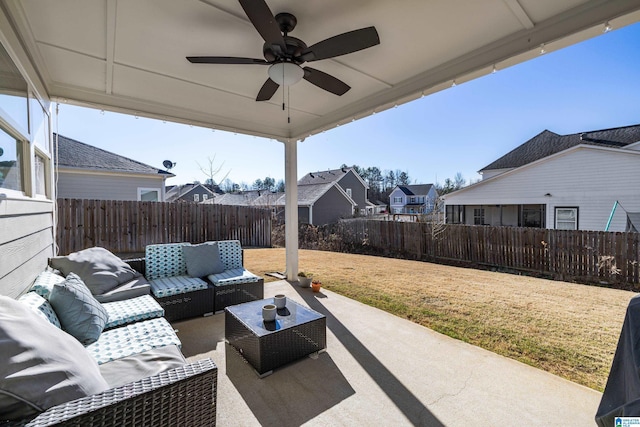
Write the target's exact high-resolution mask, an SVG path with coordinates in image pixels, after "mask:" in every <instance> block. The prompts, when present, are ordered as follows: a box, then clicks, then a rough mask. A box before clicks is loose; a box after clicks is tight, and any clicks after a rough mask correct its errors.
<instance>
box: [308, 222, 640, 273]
mask: <svg viewBox="0 0 640 427" xmlns="http://www.w3.org/2000/svg"><path fill="white" fill-rule="evenodd" d="M320 231H321V234H323V237H324V238H327V236H328V235H329V234H334V235H338V237H339V239H338V240H341V241H342V242H344V244H345V245H346V246H345V247H351V248H358V247H360V248H361V249H365V250H367V251H368V252H373V253H379V254H387V255H400V256H402V257H403V258H406V259H417V260H442V261H454V262H465V263H475V264H479V265H488V266H495V267H499V268H504V269H514V270H521V271H527V272H534V273H540V274H543V275H550V276H553V277H555V278H558V279H562V280H576V281H579V282H585V283H593V282H596V283H598V282H606V283H626V284H634V285H635V284H638V283H640V277H639V265H638V264H639V263H640V233H610V232H603V231H573V230H547V229H539V228H520V227H488V226H469V225H454V224H451V225H446V226H444V227H443V228H442V229H441V230H440V231H441V233H440V234H438V235H437V236H436V237H434V236H433V234H434V233H432V226H431V225H430V224H424V223H409V222H392V221H375V220H364V219H356V220H346V221H342V222H340V223H338V224H333V225H330V226H326V227H324V228H321V230H320ZM435 234H437V233H435Z"/></svg>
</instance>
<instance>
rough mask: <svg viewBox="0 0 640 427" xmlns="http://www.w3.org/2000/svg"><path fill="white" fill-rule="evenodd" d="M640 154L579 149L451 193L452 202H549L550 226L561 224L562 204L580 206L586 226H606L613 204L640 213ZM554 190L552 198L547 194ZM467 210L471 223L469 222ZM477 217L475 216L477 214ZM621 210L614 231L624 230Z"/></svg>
mask: <svg viewBox="0 0 640 427" xmlns="http://www.w3.org/2000/svg"><path fill="white" fill-rule="evenodd" d="M637 182H640V155H639V153H638V152H635V151H631V150H619V149H601V148H595V147H577V148H574V149H571V150H568V151H566V152H564V153H561V154H558V155H555V156H551V157H550V158H547V159H544V160H542V161H538V162H534V163H533V164H529V165H527V166H524V167H521V168H519V169H516V170H513V171H512V172H508V173H505V174H503V175H501V176H499V177H495V178H493V179H492V180H490V181H481V182H480V183H478V184H474V185H473V186H471V187H467V188H466V189H463V190H460V191H457V192H454V193H451V194H447V195H445V203H446V205H467V206H468V205H476V206H481V205H485V206H486V205H519V204H523V205H536V204H542V205H545V206H546V220H545V224H546V225H547V227H549V228H553V227H554V225H555V218H554V214H555V208H556V207H564V206H571V207H578V208H579V213H580V218H579V221H578V227H579V229H581V230H600V231H602V230H604V227H605V226H606V224H607V220H608V218H609V215H610V214H611V209H612V207H613V203H614V202H615V201H616V200H618V201H619V202H620V203H621V204H622V205H623V206H624V207H625V209H626V210H628V211H629V212H638V211H640V190H638V186H637V185H636V183H637ZM546 194H549V195H548V196H545V195H546ZM469 218H470V217H469V212H467V221H468V220H469ZM471 218H472V217H471ZM625 227H626V215H625V213H624V211H623V210H621V209H618V210H616V213H615V215H614V218H613V221H612V223H611V226H610V228H609V231H624V230H625Z"/></svg>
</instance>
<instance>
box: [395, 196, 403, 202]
mask: <svg viewBox="0 0 640 427" xmlns="http://www.w3.org/2000/svg"><path fill="white" fill-rule="evenodd" d="M393 203H402V197H394V198H393Z"/></svg>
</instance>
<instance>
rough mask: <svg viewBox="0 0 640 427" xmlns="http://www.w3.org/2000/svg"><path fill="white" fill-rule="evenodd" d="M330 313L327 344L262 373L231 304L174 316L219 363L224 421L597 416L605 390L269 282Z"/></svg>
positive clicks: (545, 421) (183, 333) (454, 422)
mask: <svg viewBox="0 0 640 427" xmlns="http://www.w3.org/2000/svg"><path fill="white" fill-rule="evenodd" d="M278 293H284V294H285V295H287V297H288V298H293V299H295V300H296V301H298V302H300V303H302V304H305V305H308V306H309V307H311V308H312V309H314V310H316V311H318V312H320V313H322V314H324V315H325V316H327V351H326V352H324V353H320V354H319V355H318V356H317V357H316V358H310V357H305V358H303V359H301V360H300V361H298V362H294V363H292V364H289V365H287V366H285V367H282V368H279V369H276V370H275V371H274V373H273V374H272V375H270V376H268V377H266V378H263V379H260V378H258V376H257V375H256V373H255V372H254V371H253V369H252V368H251V366H250V365H248V364H247V363H246V362H245V361H244V359H242V358H241V357H240V355H239V354H238V353H237V352H236V351H235V350H234V349H233V348H232V347H230V346H229V345H228V344H226V343H225V341H224V314H216V315H214V316H210V317H202V318H198V319H193V320H188V321H183V322H176V323H175V324H174V327H175V328H176V329H177V330H178V335H179V337H180V339H181V340H182V345H183V347H182V350H183V352H184V354H185V356H186V357H187V358H188V360H197V359H201V358H205V357H211V358H212V359H213V360H214V361H215V363H216V364H217V365H218V391H217V396H218V408H217V420H218V425H219V426H257V425H264V426H276V425H277V426H299V425H308V426H329V425H331V426H364V425H366V426H374V425H376V426H378V425H379V426H391V425H393V426H401V425H420V426H470V425H474V426H498V425H521V426H525V425H526V426H551V425H563V426H593V425H595V421H594V414H595V412H596V409H597V406H598V404H599V402H600V397H601V393H598V392H596V391H594V390H591V389H589V388H587V387H583V386H581V385H578V384H575V383H572V382H570V381H567V380H564V379H562V378H560V377H557V376H555V375H552V374H549V373H547V372H544V371H541V370H539V369H535V368H532V367H530V366H528V365H525V364H522V363H519V362H516V361H514V360H511V359H508V358H505V357H502V356H499V355H496V354H494V353H491V352H489V351H486V350H483V349H481V348H479V347H475V346H472V345H469V344H466V343H464V342H461V341H458V340H455V339H452V338H449V337H447V336H444V335H441V334H439V333H436V332H434V331H432V330H430V329H427V328H425V327H422V326H419V325H416V324H414V323H412V322H409V321H407V320H404V319H400V318H398V317H396V316H393V315H390V314H388V313H386V312H383V311H381V310H378V309H375V308H372V307H369V306H366V305H364V304H361V303H359V302H356V301H354V300H351V299H349V298H345V297H342V296H340V295H338V294H335V293H333V292H330V291H327V290H324V289H323V290H322V292H321V293H320V294H314V293H313V292H312V291H311V289H302V288H299V287H298V286H297V285H291V284H289V283H288V282H286V281H278V282H271V283H267V284H265V298H268V297H273V296H274V295H276V294H278Z"/></svg>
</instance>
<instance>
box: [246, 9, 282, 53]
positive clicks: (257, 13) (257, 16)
mask: <svg viewBox="0 0 640 427" xmlns="http://www.w3.org/2000/svg"><path fill="white" fill-rule="evenodd" d="M239 1H240V6H242V9H244V13H246V14H247V17H248V18H249V20H250V21H251V23H252V24H253V26H254V27H255V28H256V30H257V31H258V33H260V36H261V37H262V38H263V39H264V41H265V42H267V43H268V44H270V45H272V46H273V45H277V46H280V48H281V49H282V51H283V52H286V51H287V47H286V44H285V42H284V37H282V33H281V32H280V26H279V25H278V23H277V22H276V18H275V17H274V16H273V13H272V12H271V9H269V6H267V3H265V1H264V0H239Z"/></svg>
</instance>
